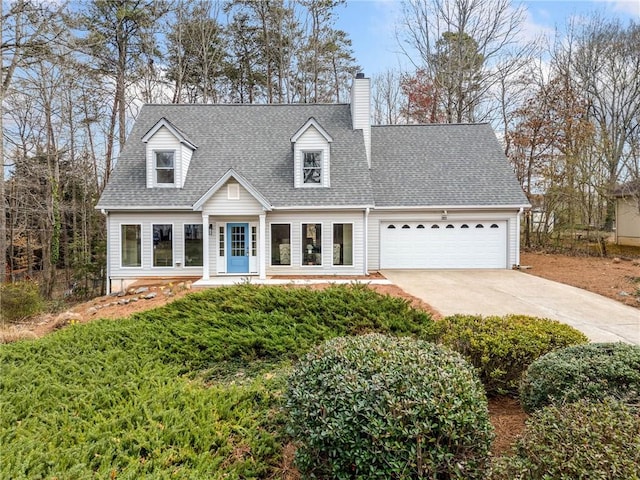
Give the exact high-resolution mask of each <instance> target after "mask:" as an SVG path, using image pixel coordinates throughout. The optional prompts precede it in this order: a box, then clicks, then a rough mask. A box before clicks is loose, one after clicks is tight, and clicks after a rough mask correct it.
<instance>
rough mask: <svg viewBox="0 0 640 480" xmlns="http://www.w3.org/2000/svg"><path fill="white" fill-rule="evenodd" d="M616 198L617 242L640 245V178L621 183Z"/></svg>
mask: <svg viewBox="0 0 640 480" xmlns="http://www.w3.org/2000/svg"><path fill="white" fill-rule="evenodd" d="M613 196H614V198H615V200H616V236H615V239H616V243H617V244H618V245H634V246H636V247H640V180H636V181H631V182H628V183H625V184H623V185H619V186H618V187H617V188H616V189H615V190H614V192H613Z"/></svg>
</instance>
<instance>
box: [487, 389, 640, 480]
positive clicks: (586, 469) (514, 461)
mask: <svg viewBox="0 0 640 480" xmlns="http://www.w3.org/2000/svg"><path fill="white" fill-rule="evenodd" d="M552 478H557V479H574V478H584V479H599V478H602V479H604V478H611V479H614V478H619V479H634V478H635V479H637V478H640V415H639V414H638V412H637V411H634V410H632V409H631V408H630V407H629V406H627V405H625V404H623V403H621V402H617V401H615V400H613V399H608V400H604V401H602V402H589V401H587V400H579V401H578V402H576V403H572V404H569V405H551V406H548V407H545V408H543V409H541V410H538V411H537V412H536V413H535V414H534V415H533V416H532V418H530V419H529V421H528V422H527V426H526V427H525V430H524V432H523V434H522V436H521V437H520V439H519V440H518V442H517V443H516V446H515V448H514V452H513V453H512V454H509V455H506V456H503V457H501V458H499V459H497V460H496V461H495V463H494V465H493V466H492V468H491V474H490V475H489V479H490V480H513V479H520V480H537V479H540V480H543V479H545V480H546V479H552Z"/></svg>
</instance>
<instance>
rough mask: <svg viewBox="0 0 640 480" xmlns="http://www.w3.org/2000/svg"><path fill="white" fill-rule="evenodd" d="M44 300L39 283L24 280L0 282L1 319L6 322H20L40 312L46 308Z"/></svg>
mask: <svg viewBox="0 0 640 480" xmlns="http://www.w3.org/2000/svg"><path fill="white" fill-rule="evenodd" d="M44 305H45V303H44V300H43V298H42V295H41V294H40V289H39V288H38V284H37V283H35V282H29V281H23V282H13V283H3V284H0V319H1V320H4V321H6V322H10V323H13V322H19V321H20V320H24V319H25V318H28V317H31V316H33V315H35V314H37V313H40V312H41V311H42V310H43V309H44Z"/></svg>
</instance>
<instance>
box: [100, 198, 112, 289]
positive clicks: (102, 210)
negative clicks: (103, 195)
mask: <svg viewBox="0 0 640 480" xmlns="http://www.w3.org/2000/svg"><path fill="white" fill-rule="evenodd" d="M100 213H102V214H103V215H104V216H105V223H106V224H107V246H106V249H107V259H106V262H107V265H106V280H107V285H106V287H105V289H104V291H105V293H106V294H107V295H109V294H110V293H111V268H110V265H111V261H110V260H111V249H110V248H109V238H110V237H109V212H107V211H106V210H105V209H104V208H103V209H101V210H100Z"/></svg>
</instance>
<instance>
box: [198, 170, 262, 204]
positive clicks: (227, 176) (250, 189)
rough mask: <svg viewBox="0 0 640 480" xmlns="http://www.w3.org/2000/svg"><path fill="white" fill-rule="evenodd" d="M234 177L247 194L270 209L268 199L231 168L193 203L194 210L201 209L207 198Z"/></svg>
mask: <svg viewBox="0 0 640 480" xmlns="http://www.w3.org/2000/svg"><path fill="white" fill-rule="evenodd" d="M231 178H233V179H235V180H236V181H237V182H238V183H239V184H240V185H241V186H242V187H243V188H244V189H245V190H246V191H247V192H249V194H250V195H251V196H252V197H253V198H255V199H256V201H257V202H258V203H259V204H260V205H261V206H262V208H264V209H265V210H267V211H268V210H271V204H270V203H269V201H268V200H267V199H266V198H265V197H264V196H263V195H262V194H261V193H260V192H259V191H258V190H257V189H256V188H255V187H254V186H253V185H251V183H250V182H249V181H247V179H246V178H244V177H243V176H242V175H240V174H239V173H238V172H236V171H235V170H234V169H233V168H230V169H229V170H227V173H225V174H224V175H223V176H222V177H220V179H218V181H217V182H216V183H215V184H214V185H213V186H212V187H211V188H210V189H209V190H207V191H206V193H205V194H204V195H202V196H201V197H200V198H199V199H198V200H197V201H196V203H194V204H193V209H194V210H202V207H203V205H204V204H205V203H206V201H207V200H209V199H210V198H211V197H213V195H214V194H215V193H216V192H217V191H218V190H220V189H221V188H222V187H223V186H224V185H225V184H226V183H227V181H229V179H231Z"/></svg>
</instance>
